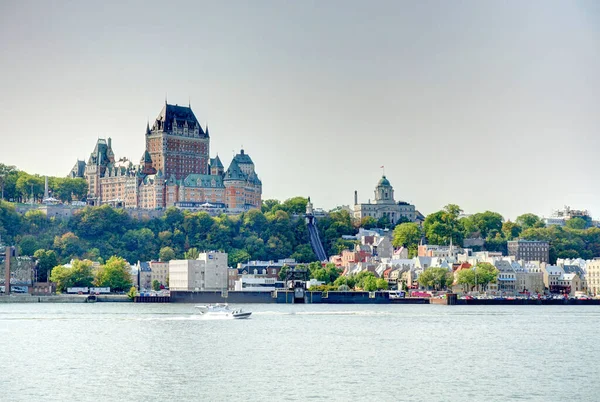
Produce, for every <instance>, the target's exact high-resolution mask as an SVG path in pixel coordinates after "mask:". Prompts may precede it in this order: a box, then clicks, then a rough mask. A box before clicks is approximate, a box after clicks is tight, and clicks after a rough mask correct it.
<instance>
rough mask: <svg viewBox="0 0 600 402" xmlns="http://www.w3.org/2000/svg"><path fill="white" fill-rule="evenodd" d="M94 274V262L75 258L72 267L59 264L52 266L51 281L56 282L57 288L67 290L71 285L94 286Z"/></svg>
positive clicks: (61, 290)
mask: <svg viewBox="0 0 600 402" xmlns="http://www.w3.org/2000/svg"><path fill="white" fill-rule="evenodd" d="M93 281H94V274H93V269H92V262H91V261H88V260H83V261H82V260H73V262H72V264H71V267H70V268H68V267H65V266H64V265H58V266H56V267H54V268H52V272H51V274H50V282H54V283H56V289H57V290H58V291H60V292H65V291H66V290H67V288H70V287H86V286H92V283H93Z"/></svg>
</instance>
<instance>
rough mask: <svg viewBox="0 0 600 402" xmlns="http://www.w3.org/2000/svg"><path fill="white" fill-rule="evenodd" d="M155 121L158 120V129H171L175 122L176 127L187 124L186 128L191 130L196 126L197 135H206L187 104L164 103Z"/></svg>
mask: <svg viewBox="0 0 600 402" xmlns="http://www.w3.org/2000/svg"><path fill="white" fill-rule="evenodd" d="M156 122H157V123H158V122H160V129H161V130H165V131H170V130H172V129H173V124H177V127H184V125H185V124H187V126H188V129H192V130H193V129H194V128H196V127H198V132H199V136H200V137H208V134H207V133H206V132H205V131H204V130H203V129H202V126H201V125H200V123H199V122H198V119H197V118H196V115H194V112H193V111H192V109H191V108H190V107H187V106H179V105H169V104H165V106H163V108H162V110H161V111H160V114H159V115H158V117H157V118H156ZM155 126H156V125H155Z"/></svg>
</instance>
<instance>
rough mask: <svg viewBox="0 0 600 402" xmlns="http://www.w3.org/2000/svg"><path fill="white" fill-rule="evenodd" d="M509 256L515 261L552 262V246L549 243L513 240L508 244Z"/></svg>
mask: <svg viewBox="0 0 600 402" xmlns="http://www.w3.org/2000/svg"><path fill="white" fill-rule="evenodd" d="M507 246H508V255H509V256H512V257H514V258H515V260H525V261H542V262H546V263H548V262H550V245H549V244H548V242H547V241H538V240H512V241H509V242H507Z"/></svg>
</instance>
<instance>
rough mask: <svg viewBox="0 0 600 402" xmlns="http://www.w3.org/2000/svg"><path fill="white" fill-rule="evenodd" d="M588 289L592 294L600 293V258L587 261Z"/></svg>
mask: <svg viewBox="0 0 600 402" xmlns="http://www.w3.org/2000/svg"><path fill="white" fill-rule="evenodd" d="M586 270H587V289H588V292H589V293H590V294H592V295H595V296H597V295H600V258H599V257H596V258H594V259H593V260H589V261H587V264H586Z"/></svg>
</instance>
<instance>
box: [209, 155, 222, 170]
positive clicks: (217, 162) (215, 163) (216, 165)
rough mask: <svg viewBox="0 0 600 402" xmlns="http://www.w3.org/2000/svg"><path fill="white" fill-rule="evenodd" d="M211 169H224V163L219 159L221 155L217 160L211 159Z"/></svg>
mask: <svg viewBox="0 0 600 402" xmlns="http://www.w3.org/2000/svg"><path fill="white" fill-rule="evenodd" d="M210 167H211V168H223V167H224V166H223V163H222V162H221V158H219V155H217V157H216V158H214V159H211V160H210Z"/></svg>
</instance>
